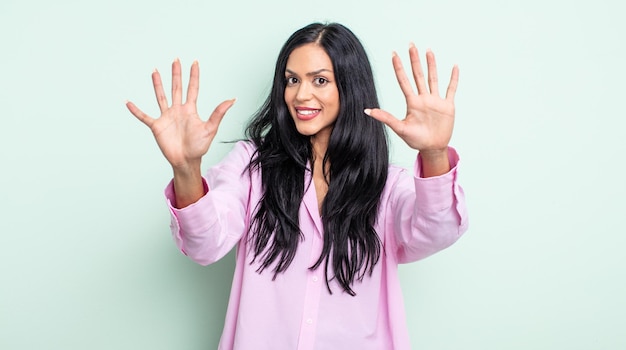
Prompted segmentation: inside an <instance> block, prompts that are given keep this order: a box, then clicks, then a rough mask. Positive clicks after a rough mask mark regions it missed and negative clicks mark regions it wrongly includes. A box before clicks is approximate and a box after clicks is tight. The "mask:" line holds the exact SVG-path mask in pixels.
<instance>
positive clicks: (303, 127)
mask: <svg viewBox="0 0 626 350" xmlns="http://www.w3.org/2000/svg"><path fill="white" fill-rule="evenodd" d="M285 78H286V81H287V85H286V86H285V103H286V104H287V108H289V113H290V114H291V117H292V118H293V120H294V122H295V124H296V129H298V132H299V133H300V134H302V135H306V136H315V138H323V139H325V140H328V138H329V137H330V133H331V131H332V129H333V125H334V124H335V121H336V120H337V116H338V115H339V90H338V89H337V84H336V82H335V74H334V72H333V64H332V62H331V60H330V57H329V56H328V54H326V51H324V49H323V48H322V47H321V46H319V45H317V44H306V45H303V46H300V47H298V48H296V49H295V50H293V51H292V52H291V54H290V55H289V58H288V59H287V67H286V69H285Z"/></svg>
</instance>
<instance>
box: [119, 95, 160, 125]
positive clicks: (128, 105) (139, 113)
mask: <svg viewBox="0 0 626 350" xmlns="http://www.w3.org/2000/svg"><path fill="white" fill-rule="evenodd" d="M126 108H128V110H129V111H130V113H132V114H133V115H134V116H135V117H136V118H137V119H139V121H141V122H142V123H144V124H146V125H147V126H148V127H149V128H150V127H152V124H153V123H154V119H153V118H151V117H150V116H148V115H147V114H145V113H144V112H143V111H142V110H141V109H139V108H137V106H135V104H134V103H132V102H130V101H126Z"/></svg>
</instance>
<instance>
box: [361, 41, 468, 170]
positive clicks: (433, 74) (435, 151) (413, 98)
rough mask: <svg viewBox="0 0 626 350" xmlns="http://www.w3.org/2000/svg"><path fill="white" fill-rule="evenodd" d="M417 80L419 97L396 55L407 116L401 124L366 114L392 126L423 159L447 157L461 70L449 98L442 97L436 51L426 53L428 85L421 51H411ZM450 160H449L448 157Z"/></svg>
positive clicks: (381, 113)
mask: <svg viewBox="0 0 626 350" xmlns="http://www.w3.org/2000/svg"><path fill="white" fill-rule="evenodd" d="M409 57H410V59H411V68H412V71H413V78H414V79H415V85H416V86H417V93H415V92H414V91H413V88H412V86H411V82H410V81H409V78H408V77H407V75H406V72H405V71H404V68H403V67H402V62H401V60H400V57H398V55H397V54H396V53H395V52H394V54H393V58H392V63H393V68H394V70H395V72H396V78H397V79H398V83H399V84H400V88H401V89H402V92H403V93H404V96H405V98H406V107H407V108H406V116H405V117H404V119H403V120H399V119H397V118H395V117H394V116H393V115H391V114H390V113H389V112H386V111H384V110H382V109H366V110H365V113H366V114H368V115H370V116H371V117H373V118H375V119H377V120H379V121H381V122H383V123H385V124H386V125H387V126H389V127H390V128H391V129H392V130H393V131H394V132H395V133H396V134H398V136H400V138H402V140H404V141H405V142H406V143H407V144H408V145H409V147H411V148H413V149H417V150H419V151H420V153H421V154H422V157H424V156H426V157H427V156H428V155H433V156H435V155H443V154H446V156H447V148H448V143H449V142H450V138H451V137H452V129H453V127H454V94H455V92H456V88H457V85H458V80H459V68H458V67H457V66H456V65H455V66H454V68H452V77H451V78H450V83H449V85H448V89H447V92H446V96H445V98H444V97H441V96H439V86H438V78H437V65H436V62H435V55H434V54H433V52H432V51H430V50H428V51H427V52H426V63H427V65H428V85H427V84H426V79H425V77H424V72H423V71H422V65H421V63H420V59H419V54H418V52H417V48H416V47H415V46H414V45H413V44H411V46H410V48H409ZM446 158H447V157H446Z"/></svg>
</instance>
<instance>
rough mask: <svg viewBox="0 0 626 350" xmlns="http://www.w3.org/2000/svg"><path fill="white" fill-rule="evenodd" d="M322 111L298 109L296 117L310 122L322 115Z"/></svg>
mask: <svg viewBox="0 0 626 350" xmlns="http://www.w3.org/2000/svg"><path fill="white" fill-rule="evenodd" d="M320 112H321V109H312V108H296V116H297V117H298V119H300V120H310V119H313V118H315V117H317V115H318V114H320Z"/></svg>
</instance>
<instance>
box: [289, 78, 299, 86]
mask: <svg viewBox="0 0 626 350" xmlns="http://www.w3.org/2000/svg"><path fill="white" fill-rule="evenodd" d="M297 83H298V79H297V78H294V77H288V78H287V84H288V85H294V84H297Z"/></svg>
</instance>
